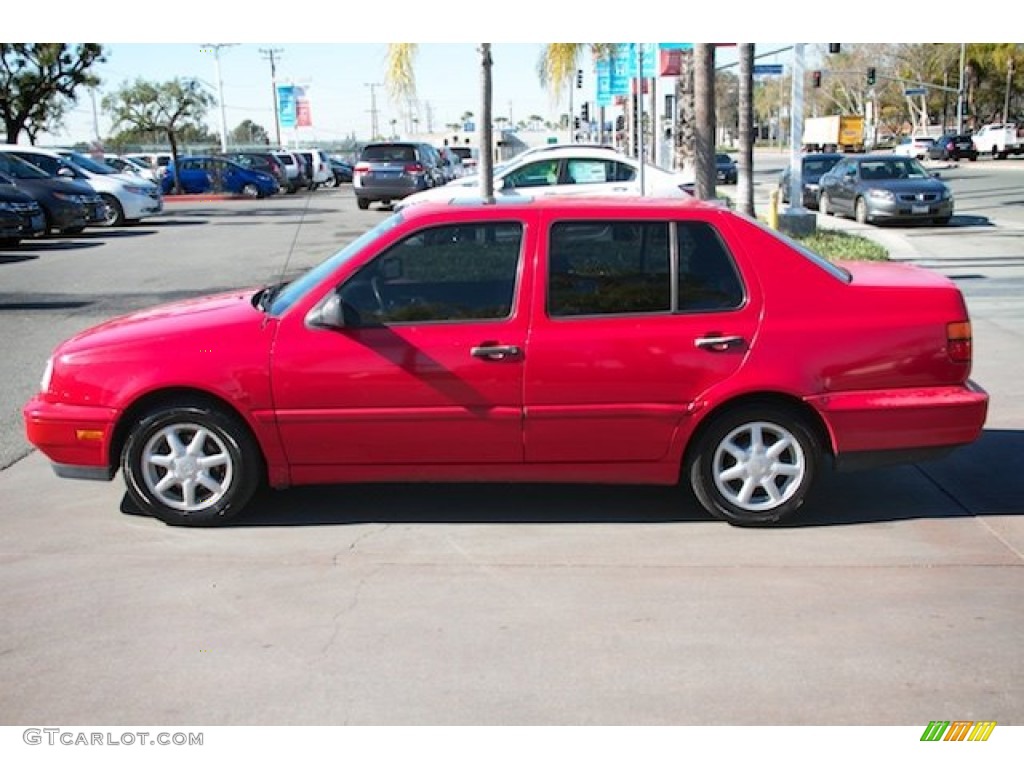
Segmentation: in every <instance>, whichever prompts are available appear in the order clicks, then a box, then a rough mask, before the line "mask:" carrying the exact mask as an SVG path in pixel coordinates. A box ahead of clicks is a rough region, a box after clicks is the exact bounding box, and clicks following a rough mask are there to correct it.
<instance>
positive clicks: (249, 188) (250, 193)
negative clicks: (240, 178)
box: [242, 182, 260, 197]
mask: <svg viewBox="0 0 1024 768" xmlns="http://www.w3.org/2000/svg"><path fill="white" fill-rule="evenodd" d="M242 194H243V195H245V196H246V197H259V196H260V188H259V187H257V186H256V185H255V184H253V183H251V182H250V183H249V184H246V185H245V186H243V187H242Z"/></svg>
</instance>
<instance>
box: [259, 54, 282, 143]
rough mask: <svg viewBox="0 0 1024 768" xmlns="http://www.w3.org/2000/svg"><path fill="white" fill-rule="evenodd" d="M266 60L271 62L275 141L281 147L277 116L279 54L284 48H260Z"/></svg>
mask: <svg viewBox="0 0 1024 768" xmlns="http://www.w3.org/2000/svg"><path fill="white" fill-rule="evenodd" d="M260 53H261V54H262V56H263V58H264V59H268V60H269V61H270V91H271V96H272V97H273V102H272V103H273V105H274V141H275V142H276V144H275V146H277V147H280V146H281V117H280V115H278V114H277V58H276V57H277V54H279V53H284V49H283V48H260Z"/></svg>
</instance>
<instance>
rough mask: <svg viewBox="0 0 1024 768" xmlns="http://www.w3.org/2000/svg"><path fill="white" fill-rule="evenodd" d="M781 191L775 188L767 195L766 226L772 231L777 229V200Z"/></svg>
mask: <svg viewBox="0 0 1024 768" xmlns="http://www.w3.org/2000/svg"><path fill="white" fill-rule="evenodd" d="M781 196H782V195H781V190H780V189H779V188H778V187H775V188H774V189H773V190H772V191H771V192H769V193H768V226H769V227H771V228H772V229H778V228H779V198H780V197H781Z"/></svg>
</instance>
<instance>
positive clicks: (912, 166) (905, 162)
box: [860, 157, 929, 181]
mask: <svg viewBox="0 0 1024 768" xmlns="http://www.w3.org/2000/svg"><path fill="white" fill-rule="evenodd" d="M860 177H861V178H862V179H864V180H865V181H883V180H889V179H927V178H929V174H928V171H926V170H925V169H924V166H923V165H921V163H919V162H918V161H917V160H915V159H914V158H912V157H903V158H893V159H891V160H889V159H886V160H871V161H864V162H862V163H861V164H860Z"/></svg>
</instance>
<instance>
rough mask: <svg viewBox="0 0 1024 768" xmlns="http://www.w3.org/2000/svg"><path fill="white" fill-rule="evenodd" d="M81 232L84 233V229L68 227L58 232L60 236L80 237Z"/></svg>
mask: <svg viewBox="0 0 1024 768" xmlns="http://www.w3.org/2000/svg"><path fill="white" fill-rule="evenodd" d="M83 232H85V227H68V228H67V229H62V230H61V231H60V233H61V234H62V235H80V234H82V233H83Z"/></svg>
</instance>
